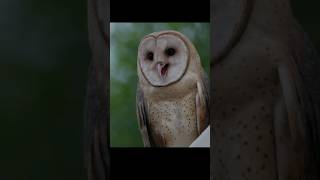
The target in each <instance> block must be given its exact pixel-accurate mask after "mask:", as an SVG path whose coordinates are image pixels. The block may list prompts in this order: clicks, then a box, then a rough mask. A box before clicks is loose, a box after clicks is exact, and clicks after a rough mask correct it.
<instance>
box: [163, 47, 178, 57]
mask: <svg viewBox="0 0 320 180" xmlns="http://www.w3.org/2000/svg"><path fill="white" fill-rule="evenodd" d="M165 53H166V55H167V56H173V55H174V54H175V53H176V50H175V49H173V48H168V49H166V51H165Z"/></svg>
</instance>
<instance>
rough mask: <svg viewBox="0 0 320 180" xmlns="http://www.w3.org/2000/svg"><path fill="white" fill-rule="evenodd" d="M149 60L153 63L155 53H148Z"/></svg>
mask: <svg viewBox="0 0 320 180" xmlns="http://www.w3.org/2000/svg"><path fill="white" fill-rule="evenodd" d="M147 59H148V60H150V61H152V60H153V52H148V53H147Z"/></svg>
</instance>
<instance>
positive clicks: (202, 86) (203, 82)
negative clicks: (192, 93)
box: [196, 71, 210, 134]
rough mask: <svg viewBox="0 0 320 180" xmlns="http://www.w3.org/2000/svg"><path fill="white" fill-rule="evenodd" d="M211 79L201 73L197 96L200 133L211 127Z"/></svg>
mask: <svg viewBox="0 0 320 180" xmlns="http://www.w3.org/2000/svg"><path fill="white" fill-rule="evenodd" d="M209 87H210V86H209V78H208V76H207V75H206V74H205V72H204V71H202V73H201V79H200V81H199V82H198V83H197V90H198V92H197V94H196V112H197V115H196V117H197V126H198V133H199V134H201V132H202V131H203V130H204V129H205V128H206V127H207V126H208V125H209V109H210V107H209V106H210V104H209V103H210V89H209Z"/></svg>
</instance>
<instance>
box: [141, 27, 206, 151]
mask: <svg viewBox="0 0 320 180" xmlns="http://www.w3.org/2000/svg"><path fill="white" fill-rule="evenodd" d="M137 72H138V79H139V80H138V85H137V99H136V100H137V102H136V103H137V116H138V124H139V127H140V131H141V134H142V139H143V142H144V146H145V147H188V146H189V145H190V144H191V143H192V142H193V141H194V140H195V139H196V138H197V137H198V136H199V135H200V133H201V132H202V131H203V130H204V129H205V128H206V127H207V126H208V124H209V114H208V111H209V93H208V92H209V89H208V88H209V87H208V80H207V78H206V74H205V71H204V70H203V68H202V66H201V61H200V57H199V55H198V53H197V50H196V48H195V47H194V46H193V44H192V43H191V42H190V40H188V38H187V37H186V36H184V35H183V34H181V33H179V32H176V31H161V32H154V33H152V34H149V35H146V36H145V37H144V38H143V39H142V40H141V42H140V44H139V48H138V58H137Z"/></svg>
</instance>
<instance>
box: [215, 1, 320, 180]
mask: <svg viewBox="0 0 320 180" xmlns="http://www.w3.org/2000/svg"><path fill="white" fill-rule="evenodd" d="M213 4H214V5H213V15H214V16H213V22H214V23H213V27H214V28H213V36H212V37H213V38H212V41H213V47H212V52H213V56H214V59H213V62H212V64H211V72H212V74H211V78H212V80H213V82H214V87H213V97H214V102H213V106H212V109H211V110H212V114H213V118H212V128H213V130H212V137H213V140H212V146H213V149H212V152H211V153H212V156H211V157H213V160H211V163H213V164H212V168H213V169H212V171H211V172H212V176H213V179H219V180H246V179H249V180H254V179H259V180H276V179H279V180H289V179H290V180H301V179H304V180H311V179H312V180H315V179H320V176H319V173H318V170H319V168H320V167H319V153H320V149H319V148H320V146H319V137H320V136H319V133H320V131H319V130H320V121H319V120H320V113H319V112H320V106H319V105H320V104H319V102H320V98H319V97H320V96H319V94H320V75H319V70H320V58H319V56H318V54H317V52H316V51H315V48H314V47H313V46H312V44H311V43H310V41H309V40H308V38H307V36H306V35H305V34H304V33H303V31H302V30H301V28H300V27H299V25H298V24H297V22H296V21H295V19H294V18H293V15H292V12H291V8H290V1H289V0H228V1H224V0H215V1H214V3H213Z"/></svg>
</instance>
